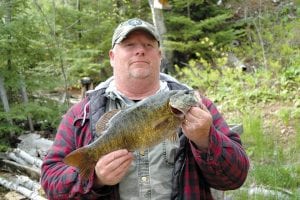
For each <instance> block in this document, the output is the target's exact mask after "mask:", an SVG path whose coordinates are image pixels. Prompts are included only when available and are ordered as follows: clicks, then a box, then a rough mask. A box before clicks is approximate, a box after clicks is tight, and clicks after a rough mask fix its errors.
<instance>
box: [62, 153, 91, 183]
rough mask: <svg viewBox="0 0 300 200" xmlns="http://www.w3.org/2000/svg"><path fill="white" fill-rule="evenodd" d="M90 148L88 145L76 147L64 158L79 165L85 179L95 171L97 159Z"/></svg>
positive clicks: (72, 164) (68, 162)
mask: <svg viewBox="0 0 300 200" xmlns="http://www.w3.org/2000/svg"><path fill="white" fill-rule="evenodd" d="M89 151H90V150H89V149H88V148H86V147H82V148H79V149H76V150H75V151H73V152H71V153H70V154H68V155H67V156H66V157H65V158H64V160H63V161H64V163H66V164H67V165H70V166H73V167H77V168H78V169H79V174H80V176H81V177H82V178H83V179H85V180H86V179H88V178H89V177H90V175H91V173H93V172H94V168H95V165H96V161H95V160H94V158H93V157H92V156H91V154H90V152H89Z"/></svg>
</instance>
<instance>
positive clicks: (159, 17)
mask: <svg viewBox="0 0 300 200" xmlns="http://www.w3.org/2000/svg"><path fill="white" fill-rule="evenodd" d="M149 6H150V8H151V13H152V20H153V24H154V26H155V27H156V29H157V31H158V33H159V37H160V47H161V50H162V57H163V59H162V63H161V69H160V70H161V71H162V72H168V71H172V66H171V63H170V62H169V60H173V58H172V57H173V55H172V51H170V52H166V51H165V49H164V46H163V41H164V38H163V35H164V34H165V33H166V32H167V29H166V26H165V22H164V16H163V10H162V9H156V8H154V0H149Z"/></svg>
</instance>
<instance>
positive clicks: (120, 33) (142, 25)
mask: <svg viewBox="0 0 300 200" xmlns="http://www.w3.org/2000/svg"><path fill="white" fill-rule="evenodd" d="M135 30H144V31H147V32H148V33H150V34H151V35H152V36H153V37H154V38H155V39H156V40H157V41H158V43H159V42H160V41H159V34H158V33H157V31H156V29H155V27H154V26H153V25H152V24H150V23H148V22H145V21H143V20H141V19H138V18H134V19H129V20H127V21H125V22H122V23H121V24H119V26H118V27H117V28H116V30H115V32H114V35H113V38H112V43H111V46H112V47H114V46H115V44H117V43H120V42H122V41H123V40H124V39H125V38H126V36H127V35H128V34H129V33H130V32H132V31H135Z"/></svg>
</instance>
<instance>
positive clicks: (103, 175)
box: [94, 149, 133, 187]
mask: <svg viewBox="0 0 300 200" xmlns="http://www.w3.org/2000/svg"><path fill="white" fill-rule="evenodd" d="M132 160H133V154H132V153H131V152H128V151H127V150H126V149H121V150H117V151H113V152H111V153H109V154H107V155H105V156H103V157H101V158H100V159H99V160H98V162H97V164H96V166H95V174H96V177H95V180H94V184H95V185H94V187H100V186H104V185H115V184H117V183H119V182H120V181H121V180H122V178H123V177H124V175H125V174H126V172H127V171H128V169H129V167H130V164H131V162H132Z"/></svg>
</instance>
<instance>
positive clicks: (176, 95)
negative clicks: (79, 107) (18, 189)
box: [63, 90, 199, 179]
mask: <svg viewBox="0 0 300 200" xmlns="http://www.w3.org/2000/svg"><path fill="white" fill-rule="evenodd" d="M198 101H199V100H198V99H197V97H196V95H195V92H194V91H193V90H170V91H166V92H159V93H157V94H155V95H153V96H150V97H148V98H146V99H144V100H141V101H139V102H138V103H136V104H134V105H133V106H130V107H128V108H125V109H122V110H117V109H116V110H112V111H109V112H106V113H105V114H104V115H103V116H102V117H101V118H100V119H99V120H98V121H97V123H96V127H95V129H96V133H97V135H100V136H99V137H98V138H97V139H96V140H95V141H94V142H92V143H90V144H88V145H86V146H83V147H81V148H78V149H76V150H74V151H72V152H71V153H69V154H68V155H67V156H66V157H65V158H64V159H63V162H64V163H65V164H67V165H70V166H74V167H76V168H78V170H79V174H80V176H81V177H82V178H83V179H88V177H89V176H90V175H91V173H93V172H94V168H95V165H96V163H97V161H98V160H99V158H100V157H101V156H103V155H106V154H108V153H110V152H113V151H116V150H119V149H127V150H128V151H137V150H143V149H147V148H151V147H153V146H155V145H157V144H159V143H160V142H162V141H163V140H165V139H167V138H170V137H171V136H172V135H174V133H175V134H177V132H178V129H179V128H180V125H181V123H182V122H183V121H184V118H185V115H186V113H187V112H188V110H189V109H190V108H191V107H193V106H197V103H198Z"/></svg>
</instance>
